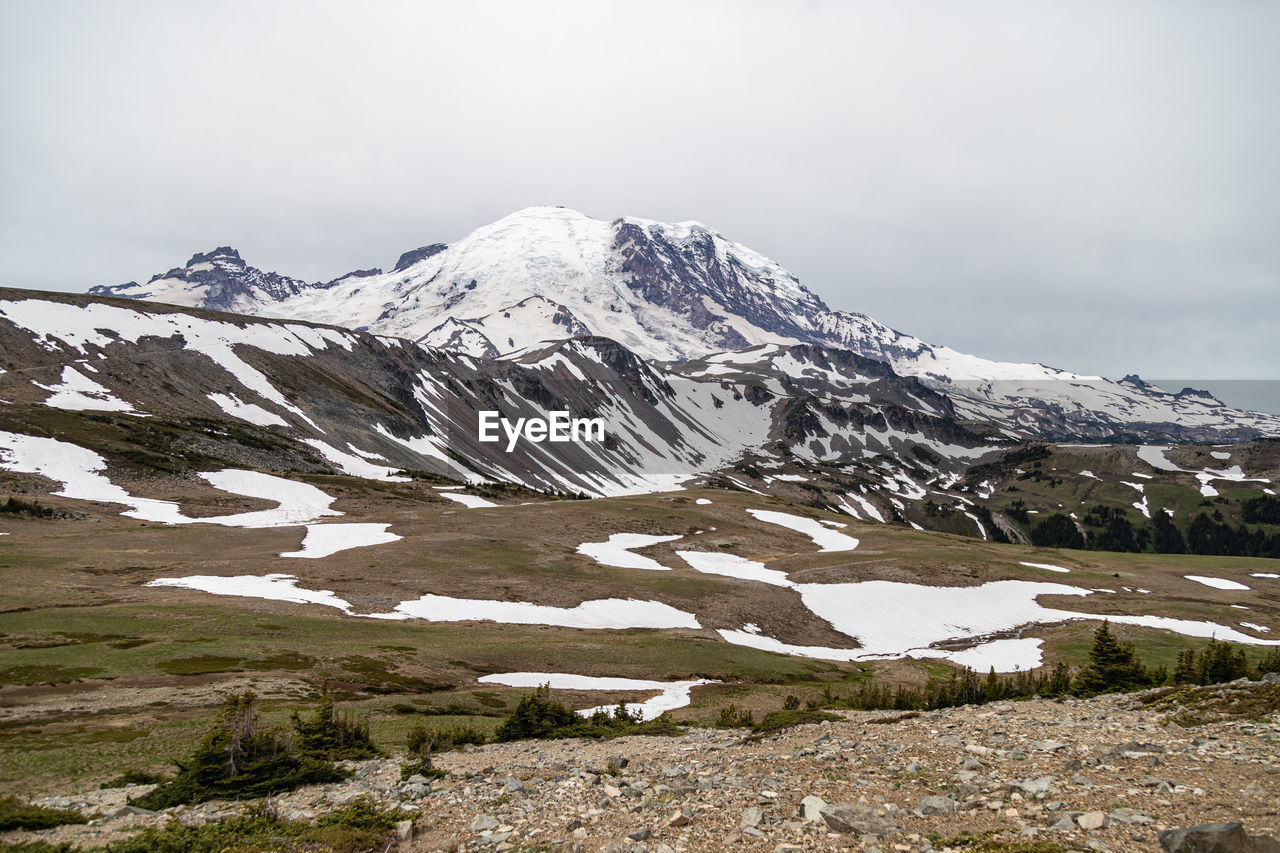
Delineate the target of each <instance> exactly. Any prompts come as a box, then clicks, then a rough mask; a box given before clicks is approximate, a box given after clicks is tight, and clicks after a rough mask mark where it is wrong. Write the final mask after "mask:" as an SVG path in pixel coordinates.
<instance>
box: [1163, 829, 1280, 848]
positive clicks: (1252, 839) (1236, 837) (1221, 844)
mask: <svg viewBox="0 0 1280 853" xmlns="http://www.w3.org/2000/svg"><path fill="white" fill-rule="evenodd" d="M1160 846H1161V847H1163V848H1164V849H1165V850H1167V851H1168V853H1280V841H1276V840H1275V839H1274V838H1271V837H1269V836H1266V835H1248V834H1247V833H1246V832H1245V831H1244V827H1243V826H1242V825H1240V824H1239V823H1210V824H1205V825H1204V826H1189V827H1186V828H1184V829H1166V830H1165V831H1164V832H1161V833H1160Z"/></svg>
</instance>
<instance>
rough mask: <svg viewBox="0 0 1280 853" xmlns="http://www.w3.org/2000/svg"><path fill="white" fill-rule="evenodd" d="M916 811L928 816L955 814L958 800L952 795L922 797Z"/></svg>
mask: <svg viewBox="0 0 1280 853" xmlns="http://www.w3.org/2000/svg"><path fill="white" fill-rule="evenodd" d="M916 811H917V812H918V813H919V814H921V815H924V816H926V817H932V816H935V815H949V814H955V811H956V801H955V800H953V799H951V798H950V797H921V798H920V805H918V806H916Z"/></svg>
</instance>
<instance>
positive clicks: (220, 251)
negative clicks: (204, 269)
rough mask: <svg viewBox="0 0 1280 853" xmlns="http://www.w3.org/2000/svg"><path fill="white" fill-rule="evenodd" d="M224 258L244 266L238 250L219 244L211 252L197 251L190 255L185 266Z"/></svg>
mask: <svg viewBox="0 0 1280 853" xmlns="http://www.w3.org/2000/svg"><path fill="white" fill-rule="evenodd" d="M221 258H225V259H227V260H232V261H235V262H236V263H238V264H239V265H240V266H244V265H245V263H244V259H243V258H241V257H240V252H238V251H237V250H235V249H233V248H232V247H230V246H219V247H218V248H216V249H214V250H213V251H211V252H203V253H202V252H197V253H195V254H194V255H192V256H191V260H189V261H187V266H189V267H192V266H195V265H196V264H205V263H212V262H213V261H215V260H218V259H221Z"/></svg>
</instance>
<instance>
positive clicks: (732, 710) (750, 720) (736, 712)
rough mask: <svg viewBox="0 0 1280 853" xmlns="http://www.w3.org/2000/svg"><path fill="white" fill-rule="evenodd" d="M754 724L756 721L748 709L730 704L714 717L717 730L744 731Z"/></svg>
mask: <svg viewBox="0 0 1280 853" xmlns="http://www.w3.org/2000/svg"><path fill="white" fill-rule="evenodd" d="M755 724H756V720H755V717H754V716H753V715H752V713H751V711H750V709H748V708H739V707H738V706H737V705H734V704H732V703H730V704H729V705H728V706H726V707H724V708H721V709H720V713H719V714H718V715H717V716H716V728H717V729H745V728H750V727H752V726H754V725H755Z"/></svg>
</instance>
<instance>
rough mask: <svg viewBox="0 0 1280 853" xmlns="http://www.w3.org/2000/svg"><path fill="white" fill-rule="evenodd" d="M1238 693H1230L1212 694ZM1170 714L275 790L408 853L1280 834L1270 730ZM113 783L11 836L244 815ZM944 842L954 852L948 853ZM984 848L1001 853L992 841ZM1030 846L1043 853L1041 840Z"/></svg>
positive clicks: (69, 800) (589, 759)
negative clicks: (138, 801) (388, 821)
mask: <svg viewBox="0 0 1280 853" xmlns="http://www.w3.org/2000/svg"><path fill="white" fill-rule="evenodd" d="M1250 689H1253V688H1249V687H1244V686H1229V687H1226V688H1221V689H1220V691H1219V692H1220V693H1224V695H1232V694H1230V693H1228V692H1227V691H1233V690H1235V691H1247V690H1250ZM1177 710H1178V709H1163V710H1157V709H1154V708H1151V707H1143V706H1140V705H1139V704H1138V702H1137V701H1136V700H1135V699H1134V698H1133V697H1122V696H1107V697H1099V698H1096V699H1090V700H1084V701H1079V700H1066V701H1047V700H1033V701H1029V702H1016V703H1015V702H1011V703H1000V704H993V705H986V706H981V707H969V708H961V709H948V710H943V711H935V712H928V713H922V714H919V715H915V714H902V713H892V712H841V713H842V716H843V717H844V718H845V719H842V720H841V721H838V722H825V723H821V724H816V725H805V726H799V727H796V728H793V729H790V730H787V731H785V732H783V733H781V734H778V735H773V736H768V737H763V738H751V737H748V736H747V735H746V733H745V731H744V730H711V729H691V730H690V731H689V732H688V733H687V734H685V735H682V736H678V737H662V738H647V737H646V738H638V737H637V738H621V739H618V740H613V741H608V742H598V741H584V740H570V741H550V742H547V741H543V742H531V741H525V742H519V743H511V744H494V745H488V746H483V747H472V748H470V749H469V750H468V751H466V752H456V753H448V754H442V755H438V756H437V757H436V762H435V764H436V768H437V769H438V770H442V771H445V772H446V773H447V775H445V776H443V777H440V778H436V779H432V780H430V781H429V782H427V781H425V780H423V781H419V780H410V781H408V782H401V781H400V778H399V776H400V774H399V768H398V764H397V763H396V762H395V761H394V760H379V761H370V762H362V763H358V764H354V765H352V766H353V768H354V769H355V771H356V775H355V777H354V778H353V779H352V780H350V781H348V782H345V783H341V784H337V785H326V786H317V787H311V788H305V789H301V790H299V791H296V792H294V793H292V794H289V795H287V796H282V797H278V798H275V799H274V800H273V801H272V802H273V805H274V808H276V809H277V811H278V812H279V813H280V814H282V815H285V816H288V817H294V818H309V817H314V816H316V815H318V814H322V813H324V812H325V811H328V810H331V809H333V808H335V807H337V806H338V805H340V804H342V803H345V802H348V801H350V800H352V799H354V798H357V797H361V796H371V797H374V798H376V799H378V800H381V801H384V802H387V803H400V804H402V805H404V806H407V807H409V808H411V809H415V810H417V812H418V818H417V820H416V823H415V826H414V828H413V833H412V837H411V838H408V839H406V840H403V841H402V842H401V843H400V849H401V850H403V851H436V850H481V849H495V850H547V849H551V850H557V849H562V850H581V851H624V850H625V851H629V852H630V853H646V851H647V852H648V853H653V851H690V853H694V852H695V851H719V850H760V851H769V853H774V851H778V853H781V851H810V850H815V851H816V850H845V849H852V850H864V849H871V848H873V847H874V848H876V849H878V850H880V851H882V853H890V851H903V853H905V851H928V850H930V849H938V850H943V849H946V848H947V847H948V846H949V845H947V843H946V839H950V838H954V837H955V836H957V835H959V834H961V833H965V832H968V833H973V834H982V833H990V834H991V835H992V836H993V841H999V842H1004V843H1006V844H1007V846H1006V847H1005V848H1004V849H1008V850H1017V849H1018V847H1017V846H1015V843H1016V842H1030V841H1039V842H1042V843H1044V842H1048V843H1052V844H1056V845H1058V846H1060V848H1061V849H1094V850H1112V851H1150V850H1156V849H1159V843H1158V842H1157V839H1156V835H1157V833H1158V832H1159V831H1160V830H1162V829H1166V828H1175V827H1184V826H1192V825H1198V824H1206V823H1215V822H1222V821H1240V822H1242V823H1244V825H1245V828H1246V829H1247V830H1248V831H1249V832H1250V833H1254V834H1264V835H1272V836H1280V815H1278V811H1277V810H1278V809H1280V722H1277V717H1276V716H1275V713H1274V710H1273V712H1272V714H1271V715H1270V716H1264V717H1262V718H1261V719H1260V720H1257V721H1249V720H1233V719H1228V720H1222V721H1217V722H1209V723H1205V724H1203V725H1197V726H1194V727H1191V728H1183V727H1180V726H1178V725H1175V724H1173V723H1172V722H1171V721H1170V720H1169V719H1168V718H1169V717H1170V716H1172V715H1173V714H1174V713H1176V712H1177ZM144 790H146V789H145V788H142V787H138V788H133V789H111V790H103V791H93V792H88V793H84V794H73V795H64V796H55V797H47V798H44V799H42V800H40V801H38V802H40V803H41V804H45V805H55V806H59V807H73V808H78V809H81V810H82V811H84V812H85V813H86V814H93V815H98V817H97V818H95V820H94V821H93V822H91V823H90V824H89V825H88V826H71V827H61V828H59V829H55V830H46V831H43V832H39V833H9V834H7V835H3V836H0V840H17V839H21V838H42V839H45V840H49V841H55V842H61V841H70V842H72V843H74V844H78V845H84V846H92V845H98V844H103V843H106V842H108V841H111V840H113V839H116V838H120V837H123V836H124V835H127V834H129V833H131V832H133V831H136V829H137V828H138V827H140V826H145V825H161V824H163V823H164V821H165V820H168V819H171V818H172V817H176V818H177V819H179V820H183V821H185V822H203V821H209V820H216V819H217V818H219V817H221V816H225V815H228V814H232V813H235V812H237V811H238V810H239V809H240V808H242V804H236V803H224V802H214V803H206V804H203V805H199V806H194V807H188V808H180V809H178V810H177V811H176V812H175V813H174V814H172V815H169V814H147V813H143V814H139V813H137V810H132V809H131V808H130V807H127V806H126V804H125V798H126V796H127V795H131V794H137V793H140V792H142V791H144ZM951 846H954V845H951ZM994 849H1001V848H999V847H997V848H994ZM1045 849H1048V850H1051V849H1055V848H1053V847H1046V848H1045Z"/></svg>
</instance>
